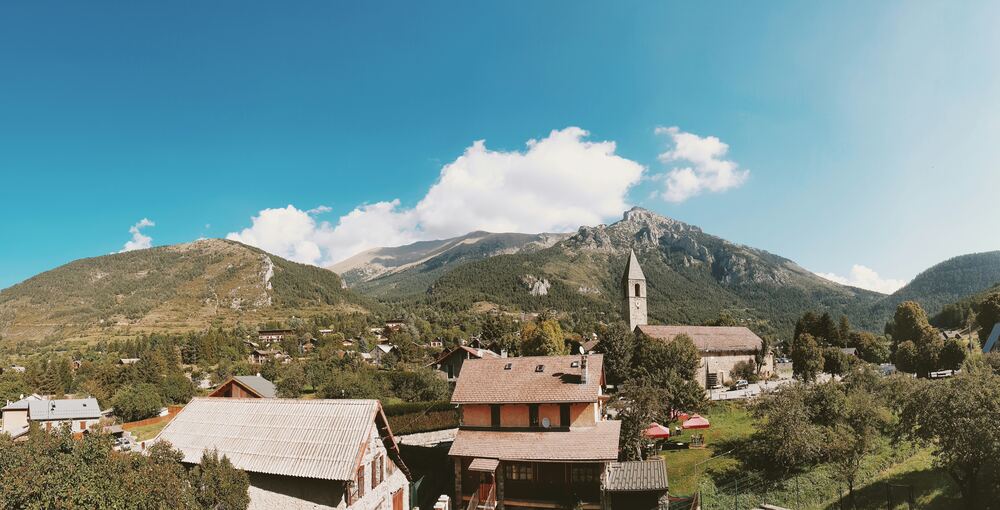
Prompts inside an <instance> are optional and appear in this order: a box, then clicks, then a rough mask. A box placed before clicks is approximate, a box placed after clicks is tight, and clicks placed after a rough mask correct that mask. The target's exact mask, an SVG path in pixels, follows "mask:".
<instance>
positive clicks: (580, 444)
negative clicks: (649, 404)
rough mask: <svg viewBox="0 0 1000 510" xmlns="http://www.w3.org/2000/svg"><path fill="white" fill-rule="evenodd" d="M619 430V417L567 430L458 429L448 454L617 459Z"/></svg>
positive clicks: (526, 458) (555, 459)
mask: <svg viewBox="0 0 1000 510" xmlns="http://www.w3.org/2000/svg"><path fill="white" fill-rule="evenodd" d="M462 373H463V374H464V373H465V371H464V370H463V371H462ZM620 433H621V422H620V421H616V420H612V421H602V422H598V423H597V424H596V425H595V426H593V427H583V428H574V429H570V430H569V431H568V432H567V431H560V432H556V431H547V432H503V431H496V430H459V431H458V434H457V435H456V436H455V442H454V443H452V445H451V450H450V451H448V455H451V456H454V457H479V458H489V459H500V460H514V461H538V462H545V461H551V462H559V461H563V462H594V461H606V460H615V459H617V458H618V436H619V434H620Z"/></svg>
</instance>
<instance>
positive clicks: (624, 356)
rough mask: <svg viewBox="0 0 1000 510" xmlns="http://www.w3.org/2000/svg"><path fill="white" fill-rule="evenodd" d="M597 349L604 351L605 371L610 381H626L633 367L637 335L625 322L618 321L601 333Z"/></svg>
mask: <svg viewBox="0 0 1000 510" xmlns="http://www.w3.org/2000/svg"><path fill="white" fill-rule="evenodd" d="M597 349H598V350H599V351H601V352H602V353H604V372H605V373H606V374H607V377H608V381H609V382H612V383H619V382H621V381H624V380H625V379H626V378H627V377H628V375H629V371H630V370H631V369H632V354H633V352H634V351H635V337H634V336H633V334H632V332H631V331H629V329H628V326H626V325H625V323H624V322H616V323H615V324H612V325H611V326H609V327H608V328H607V329H606V330H605V331H604V332H603V334H602V335H601V342H600V343H599V344H597Z"/></svg>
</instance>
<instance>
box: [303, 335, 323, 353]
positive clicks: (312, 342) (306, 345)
mask: <svg viewBox="0 0 1000 510" xmlns="http://www.w3.org/2000/svg"><path fill="white" fill-rule="evenodd" d="M317 345H319V340H317V339H315V338H312V337H309V339H307V340H306V341H305V342H302V343H301V344H299V353H300V354H305V353H309V352H313V351H315V350H316V346H317Z"/></svg>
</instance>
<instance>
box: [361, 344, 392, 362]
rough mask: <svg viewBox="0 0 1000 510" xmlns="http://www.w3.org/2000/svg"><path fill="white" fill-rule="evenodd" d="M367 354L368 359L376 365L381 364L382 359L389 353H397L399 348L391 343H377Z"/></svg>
mask: <svg viewBox="0 0 1000 510" xmlns="http://www.w3.org/2000/svg"><path fill="white" fill-rule="evenodd" d="M367 354H368V358H367V359H368V360H369V361H370V362H371V363H372V364H373V365H377V366H382V361H383V360H384V359H385V358H386V356H389V355H396V356H398V355H399V349H397V348H396V346H395V345H392V344H378V345H376V346H375V348H374V349H372V350H371V351H370V352H368V353H367Z"/></svg>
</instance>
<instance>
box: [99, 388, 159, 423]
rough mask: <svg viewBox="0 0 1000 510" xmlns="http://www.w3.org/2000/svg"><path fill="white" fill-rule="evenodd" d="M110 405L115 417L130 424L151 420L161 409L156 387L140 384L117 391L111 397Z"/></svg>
mask: <svg viewBox="0 0 1000 510" xmlns="http://www.w3.org/2000/svg"><path fill="white" fill-rule="evenodd" d="M111 405H113V406H114V408H115V416H117V417H118V418H120V419H121V420H122V421H125V422H130V421H138V420H144V419H146V418H152V417H153V416H156V415H157V414H159V413H160V409H161V408H162V407H163V399H162V398H161V397H160V394H159V392H158V391H157V389H156V386H153V385H152V384H149V383H141V384H138V385H135V386H126V387H123V388H121V389H119V390H118V391H117V392H115V396H114V397H112V399H111Z"/></svg>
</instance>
